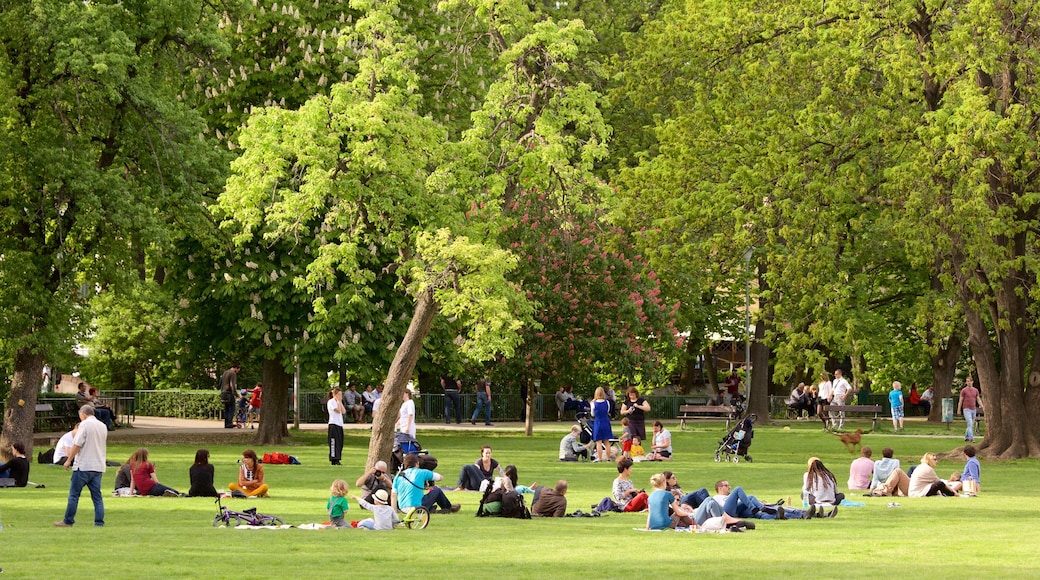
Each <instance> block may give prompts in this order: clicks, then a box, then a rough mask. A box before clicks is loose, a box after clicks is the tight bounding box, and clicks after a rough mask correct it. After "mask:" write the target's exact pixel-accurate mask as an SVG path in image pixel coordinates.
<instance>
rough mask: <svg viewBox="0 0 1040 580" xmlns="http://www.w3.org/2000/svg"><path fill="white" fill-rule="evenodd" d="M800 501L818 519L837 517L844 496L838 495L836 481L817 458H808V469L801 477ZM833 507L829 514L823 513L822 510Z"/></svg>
mask: <svg viewBox="0 0 1040 580" xmlns="http://www.w3.org/2000/svg"><path fill="white" fill-rule="evenodd" d="M802 499H803V500H804V501H805V503H806V505H808V506H809V510H811V511H813V512H814V514H813V515H814V516H815V517H818V518H824V517H826V518H833V517H834V516H836V515H838V504H839V503H841V500H843V499H845V495H844V494H842V493H838V481H837V479H835V477H834V474H833V473H831V471H830V470H829V469H827V467H826V466H824V465H823V462H822V461H820V458H819V457H810V458H809V462H808V468H807V469H806V471H805V474H804V475H803V476H802ZM829 506H834V507H833V509H831V511H830V512H827V513H824V510H823V508H824V507H829Z"/></svg>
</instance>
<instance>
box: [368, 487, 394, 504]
mask: <svg viewBox="0 0 1040 580" xmlns="http://www.w3.org/2000/svg"><path fill="white" fill-rule="evenodd" d="M372 501H374V502H376V503H378V504H382V505H390V497H389V496H388V495H387V494H386V490H385V489H377V490H376V492H375V493H373V494H372Z"/></svg>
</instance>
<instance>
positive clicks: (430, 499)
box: [391, 453, 461, 513]
mask: <svg viewBox="0 0 1040 580" xmlns="http://www.w3.org/2000/svg"><path fill="white" fill-rule="evenodd" d="M442 479H444V478H443V477H442V476H441V474H439V473H434V472H433V471H430V470H429V469H420V468H419V457H418V456H417V455H415V454H414V453H409V454H408V455H405V456H404V469H403V470H402V471H401V472H400V473H398V474H397V477H395V478H394V488H393V495H392V496H391V498H392V499H393V504H395V505H397V508H398V509H400V510H401V511H406V510H409V509H411V508H415V507H419V506H422V507H424V508H426V509H428V510H430V512H431V513H432V512H433V511H434V507H435V506H438V507H440V510H439V511H440V513H455V512H457V511H459V509H460V508H461V506H460V505H459V504H457V503H456V504H453V503H451V502H450V501H448V497H447V496H446V495H444V492H443V491H442V490H441V488H439V487H437V486H431V485H429V484H432V483H433V482H435V481H440V480H442ZM427 487H429V489H430V491H429V492H426V491H425V490H426V488H427Z"/></svg>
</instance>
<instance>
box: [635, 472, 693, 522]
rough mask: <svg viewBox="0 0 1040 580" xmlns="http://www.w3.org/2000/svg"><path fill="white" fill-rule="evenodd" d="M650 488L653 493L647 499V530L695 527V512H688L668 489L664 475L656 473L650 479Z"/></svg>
mask: <svg viewBox="0 0 1040 580" xmlns="http://www.w3.org/2000/svg"><path fill="white" fill-rule="evenodd" d="M650 487H652V488H653V491H652V492H650V496H649V498H648V499H647V513H646V529H648V530H666V529H669V528H671V529H673V530H674V529H675V528H677V527H681V528H688V527H690V526H691V525H693V519H692V518H693V512H690V511H686V509H685V508H684V507H683V506H681V505H680V504H679V500H677V499H675V496H674V495H673V494H672V492H670V491H668V490H667V489H666V487H667V480H666V479H665V475H664V474H663V473H655V474H654V475H653V476H651V477H650Z"/></svg>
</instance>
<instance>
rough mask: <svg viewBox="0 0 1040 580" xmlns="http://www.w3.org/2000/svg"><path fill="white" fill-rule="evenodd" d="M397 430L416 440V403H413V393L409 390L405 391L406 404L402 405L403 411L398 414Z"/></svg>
mask: <svg viewBox="0 0 1040 580" xmlns="http://www.w3.org/2000/svg"><path fill="white" fill-rule="evenodd" d="M397 430H398V431H400V432H401V433H407V434H409V435H411V436H412V438H413V439H414V438H415V402H414V401H412V392H411V391H409V390H408V389H405V390H404V402H402V403H401V410H400V411H399V412H398V414H397Z"/></svg>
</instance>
